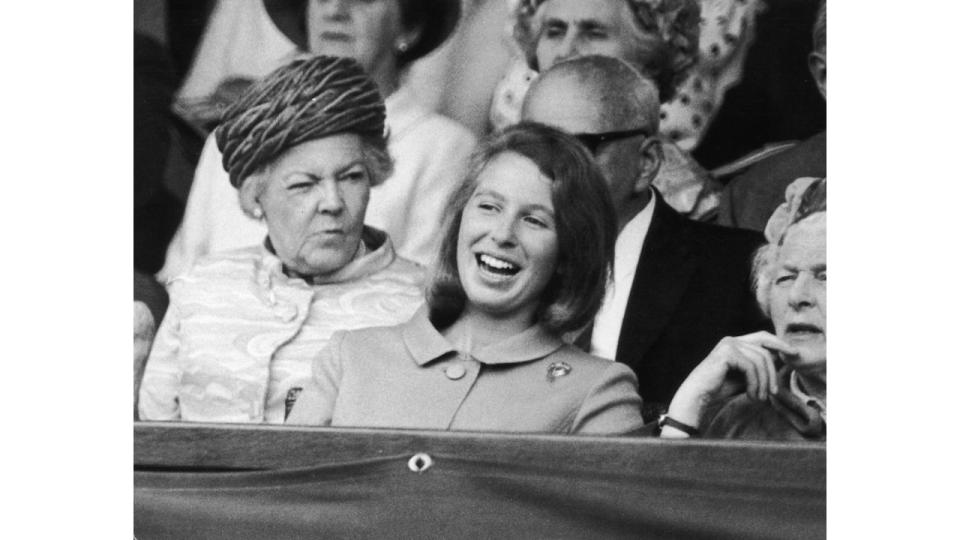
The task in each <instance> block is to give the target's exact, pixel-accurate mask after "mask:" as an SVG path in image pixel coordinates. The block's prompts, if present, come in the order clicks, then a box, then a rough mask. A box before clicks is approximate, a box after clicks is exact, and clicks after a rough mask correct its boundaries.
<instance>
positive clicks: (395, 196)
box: [159, 0, 476, 280]
mask: <svg viewBox="0 0 960 540" xmlns="http://www.w3.org/2000/svg"><path fill="white" fill-rule="evenodd" d="M251 3H256V2H251ZM256 4H257V9H256V11H258V13H259V15H260V17H258V20H260V19H262V20H263V25H264V26H265V28H262V29H260V32H259V33H257V34H255V35H252V36H251V39H253V38H255V37H259V38H261V39H262V40H265V41H267V42H269V43H273V45H274V46H276V42H279V43H283V44H285V45H286V46H287V47H289V54H288V55H287V56H285V57H284V58H282V59H278V60H280V61H289V60H290V59H292V58H295V57H301V58H302V57H308V56H311V55H317V54H322V55H328V56H342V57H346V58H352V59H354V60H356V61H357V62H358V63H359V65H360V66H361V67H362V68H363V69H364V71H365V72H366V73H367V74H368V75H369V76H370V78H371V79H372V80H373V81H374V83H376V85H377V88H378V89H379V91H380V93H381V94H382V95H383V96H384V98H385V106H386V112H387V119H386V125H387V128H388V131H389V137H388V139H387V150H388V151H389V153H390V155H391V157H393V159H394V160H395V168H394V170H393V172H392V173H391V174H390V175H389V179H387V180H388V181H385V182H383V183H380V184H377V185H376V186H374V189H373V190H372V191H371V193H370V206H369V212H368V221H369V222H370V224H371V225H374V226H376V227H378V228H380V229H382V230H384V231H386V232H388V233H389V234H390V236H391V238H392V239H393V241H394V245H395V246H396V249H397V252H398V253H399V254H401V255H403V256H404V257H407V258H409V259H411V260H413V261H415V262H417V263H420V264H422V265H429V264H432V262H433V258H434V256H435V253H436V251H437V248H438V238H439V236H440V235H439V227H440V225H439V223H440V221H441V220H442V216H443V213H444V211H445V209H444V204H445V202H446V199H447V198H448V196H449V194H450V192H452V191H453V189H454V188H455V187H456V185H457V182H458V181H459V179H460V178H461V177H462V176H463V173H464V172H465V170H466V165H467V158H468V156H469V155H470V152H471V151H472V150H473V148H474V146H475V144H476V140H475V138H474V136H473V135H472V134H471V133H470V132H469V131H468V130H467V129H466V128H465V127H463V126H461V125H460V124H458V123H456V122H454V121H453V120H450V119H449V118H446V117H443V116H441V115H439V114H436V113H435V112H433V111H432V110H429V109H428V108H426V107H425V106H424V105H423V104H421V103H420V101H419V98H418V96H416V95H414V92H413V90H412V89H411V87H410V86H409V85H407V84H404V81H405V80H406V79H407V74H408V73H409V74H410V75H416V74H414V73H410V67H411V65H412V63H413V62H415V61H416V60H418V59H420V58H423V57H424V56H426V55H427V54H429V53H431V52H432V51H434V50H436V49H437V48H438V47H439V46H440V45H441V44H442V43H444V41H446V40H447V38H448V37H449V36H450V35H451V34H452V33H453V31H454V29H455V28H456V26H457V23H458V21H459V18H460V1H459V0H375V1H369V0H364V1H354V0H350V1H347V0H311V1H306V0H264V2H263V3H262V4H259V3H256ZM251 9H253V8H251ZM269 43H267V44H269ZM272 65H275V66H279V65H281V64H280V62H279V61H278V62H277V63H275V64H272ZM226 177H227V173H226V172H225V171H224V170H223V168H222V167H221V156H220V154H219V152H218V147H217V144H216V142H215V141H214V140H213V137H210V138H208V140H207V143H206V146H205V147H204V149H203V153H202V155H201V157H200V162H199V163H198V165H197V169H196V172H195V174H194V179H193V184H192V186H191V188H190V195H189V198H188V201H187V206H186V209H185V212H184V217H183V221H182V223H181V225H180V229H179V230H178V231H177V233H176V235H175V236H174V239H173V241H172V242H171V244H170V246H169V248H168V249H167V257H166V261H165V263H164V267H163V269H162V270H161V272H160V274H159V277H160V278H161V280H168V279H170V278H172V277H175V276H177V275H178V274H180V273H181V272H184V271H186V270H188V269H189V268H190V266H192V265H193V264H194V263H195V262H196V260H197V259H199V258H200V257H202V256H204V255H208V254H211V253H216V252H219V251H226V250H230V249H235V248H239V247H245V246H248V245H251V244H253V243H256V242H258V241H259V239H260V238H261V237H262V236H263V234H264V232H265V227H264V223H263V222H262V221H261V220H258V219H251V218H250V217H248V216H246V215H244V213H243V212H241V211H240V208H239V207H238V206H237V205H236V202H235V198H234V197H233V194H232V193H231V189H230V186H229V184H228V182H227V178H226Z"/></svg>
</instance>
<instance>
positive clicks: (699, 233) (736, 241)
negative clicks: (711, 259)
mask: <svg viewBox="0 0 960 540" xmlns="http://www.w3.org/2000/svg"><path fill="white" fill-rule="evenodd" d="M683 220H684V221H683V224H684V226H685V228H686V229H687V231H688V235H687V236H688V238H690V239H691V240H692V241H693V243H694V244H695V245H696V246H698V247H699V248H701V249H702V250H706V251H709V252H714V253H718V254H724V253H727V254H734V255H736V256H740V255H741V254H742V253H743V252H744V251H753V250H755V249H757V248H758V247H760V246H761V245H762V244H763V243H764V241H765V239H764V237H763V235H762V234H761V233H759V232H757V231H753V230H750V229H738V228H734V227H725V226H722V225H716V224H713V223H704V222H701V221H694V220H690V219H686V218H683Z"/></svg>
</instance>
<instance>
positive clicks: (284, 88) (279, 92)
mask: <svg viewBox="0 0 960 540" xmlns="http://www.w3.org/2000/svg"><path fill="white" fill-rule="evenodd" d="M385 119H386V111H385V109H384V105H383V98H382V97H381V96H380V92H379V91H378V90H377V86H376V84H374V82H373V81H372V80H370V78H369V77H367V75H366V74H365V73H364V71H363V69H362V68H361V67H360V65H359V64H358V63H357V62H356V61H355V60H352V59H349V58H339V57H331V56H315V57H312V58H309V59H305V60H296V61H294V62H291V63H290V64H287V65H286V66H283V67H281V68H280V69H277V70H276V71H274V72H273V73H271V74H270V75H268V76H267V77H266V78H265V79H263V80H261V81H260V82H258V83H257V84H255V85H253V86H252V87H251V88H250V89H249V90H247V91H246V92H245V93H244V94H243V95H242V96H241V97H240V99H238V100H237V101H236V102H235V103H234V104H233V105H232V106H231V107H230V108H229V109H227V111H226V113H224V117H223V121H222V122H221V124H220V125H219V126H218V127H217V130H216V131H215V137H216V139H217V147H218V148H220V152H222V153H223V168H224V169H226V171H227V172H228V173H229V174H230V183H231V184H233V186H234V187H237V188H239V187H240V184H242V183H243V181H244V180H245V179H246V178H247V177H248V176H250V175H251V174H252V173H254V172H256V171H257V170H259V169H260V168H261V167H263V166H264V165H267V164H268V163H270V162H272V161H273V160H274V159H276V158H277V157H278V156H280V155H281V154H283V152H285V151H286V150H289V149H290V148H292V147H294V146H297V145H298V144H301V143H304V142H307V141H311V140H315V139H320V138H323V137H328V136H331V135H336V134H339V133H354V134H357V135H360V136H362V137H364V138H365V139H367V140H370V141H373V142H374V143H376V144H377V145H378V146H380V147H381V149H384V150H385V149H386V139H385V137H384V121H385Z"/></svg>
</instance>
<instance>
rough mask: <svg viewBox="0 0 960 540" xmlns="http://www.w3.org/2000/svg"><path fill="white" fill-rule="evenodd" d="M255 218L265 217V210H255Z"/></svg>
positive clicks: (257, 208) (258, 208)
mask: <svg viewBox="0 0 960 540" xmlns="http://www.w3.org/2000/svg"><path fill="white" fill-rule="evenodd" d="M253 217H255V218H257V219H260V218H262V217H263V210H261V209H260V207H259V206H258V207H256V208H254V209H253Z"/></svg>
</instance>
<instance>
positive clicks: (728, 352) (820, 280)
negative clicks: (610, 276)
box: [661, 178, 827, 441]
mask: <svg viewBox="0 0 960 540" xmlns="http://www.w3.org/2000/svg"><path fill="white" fill-rule="evenodd" d="M826 185H827V183H826V179H825V178H820V179H808V178H802V179H798V180H797V182H796V183H795V184H794V185H793V186H791V189H788V190H787V202H786V203H784V204H783V205H782V206H781V207H780V208H779V209H778V210H777V212H776V213H775V214H774V217H773V218H771V220H770V222H769V224H768V226H767V231H766V232H767V238H768V239H769V240H770V243H769V244H767V245H766V246H764V247H762V248H760V249H759V250H758V252H757V255H756V258H755V260H754V278H755V283H756V292H757V300H758V301H759V303H760V307H761V308H762V309H763V310H764V312H765V313H766V314H767V315H769V316H770V319H771V320H772V321H773V327H774V331H775V334H770V333H769V332H757V333H754V334H749V335H745V336H739V337H727V338H724V339H723V340H722V341H720V343H719V344H718V345H717V346H716V347H715V348H714V350H713V351H712V352H711V353H710V354H709V355H708V356H707V358H706V359H705V360H704V361H703V362H701V363H700V365H699V366H697V368H696V369H694V370H693V371H692V372H691V373H690V375H689V376H688V377H687V379H686V381H684V383H683V384H682V385H681V386H680V389H679V390H677V393H676V395H675V396H674V398H673V401H672V402H671V403H670V411H669V413H668V414H667V415H666V416H665V417H663V418H662V419H661V425H665V426H669V427H665V428H664V432H663V436H665V437H683V436H687V435H694V434H697V433H699V429H698V427H699V426H701V425H702V426H705V427H704V429H703V431H704V436H706V437H713V438H728V439H763V440H797V441H823V440H826V437H827V249H826V248H827V212H826V210H827V191H826ZM737 390H744V391H743V392H741V393H739V394H736V393H735V392H737Z"/></svg>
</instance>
